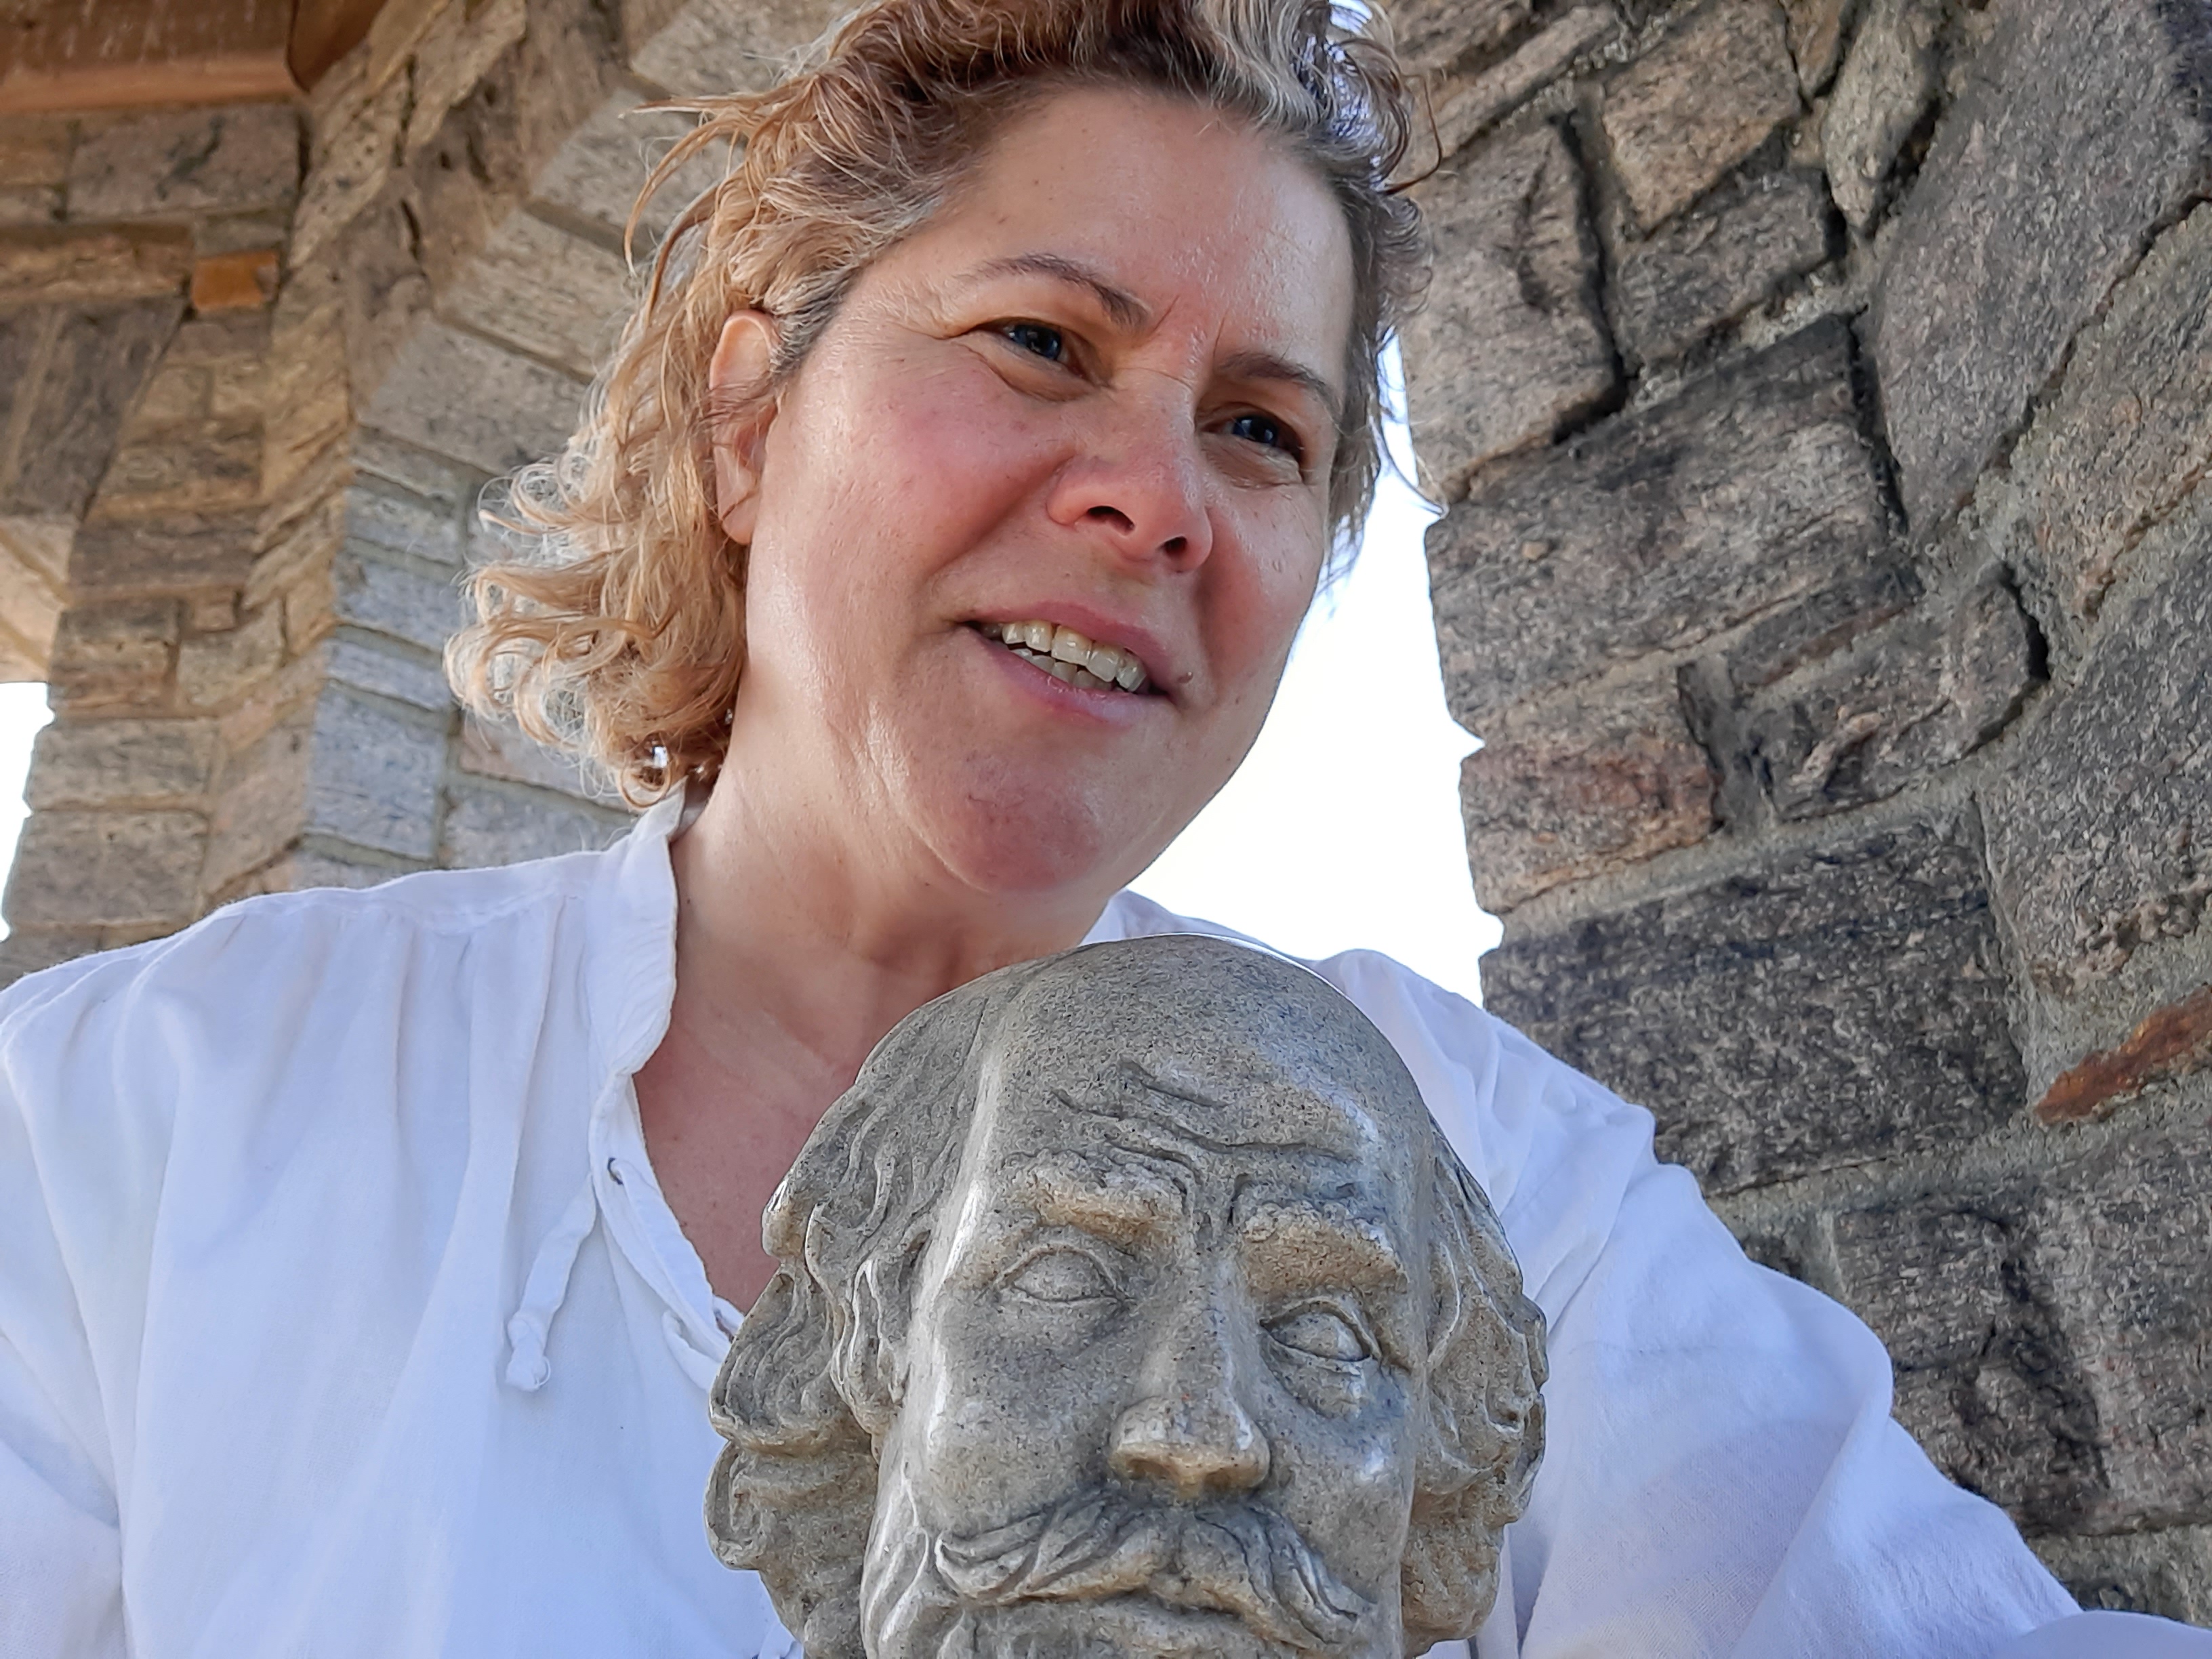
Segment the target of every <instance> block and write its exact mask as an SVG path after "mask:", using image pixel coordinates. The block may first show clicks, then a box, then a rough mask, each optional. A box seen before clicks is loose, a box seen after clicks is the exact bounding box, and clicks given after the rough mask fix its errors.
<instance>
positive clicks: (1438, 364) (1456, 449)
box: [1404, 124, 1620, 489]
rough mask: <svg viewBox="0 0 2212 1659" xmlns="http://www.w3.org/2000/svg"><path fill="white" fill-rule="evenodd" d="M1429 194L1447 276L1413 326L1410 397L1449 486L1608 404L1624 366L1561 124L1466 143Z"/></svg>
mask: <svg viewBox="0 0 2212 1659" xmlns="http://www.w3.org/2000/svg"><path fill="white" fill-rule="evenodd" d="M1418 193H1419V197H1420V200H1421V207H1422V210H1423V212H1424V213H1425V215H1426V216H1427V219H1428V227H1429V234H1430V235H1431V238H1432V239H1433V240H1434V244H1435V249H1436V276H1435V278H1434V280H1433V282H1432V283H1431V288H1430V291H1429V296H1428V301H1427V303H1426V304H1425V306H1424V307H1422V309H1421V310H1419V312H1417V313H1415V314H1414V315H1413V318H1412V319H1409V320H1408V322H1407V325H1406V329H1405V335H1404V343H1405V362H1406V373H1407V400H1408V404H1409V408H1410V412H1411V415H1412V417H1413V435H1414V441H1415V442H1416V444H1417V445H1418V446H1419V449H1420V453H1421V459H1422V463H1423V465H1425V467H1426V468H1427V469H1428V470H1429V471H1430V473H1431V475H1432V476H1434V477H1437V479H1439V480H1442V481H1443V482H1444V484H1445V488H1446V489H1450V488H1451V487H1452V486H1453V484H1455V483H1456V481H1457V480H1458V479H1460V478H1461V477H1464V476H1465V474H1466V473H1467V471H1468V470H1469V469H1471V468H1473V467H1475V466H1478V465H1481V463H1483V462H1484V461H1486V460H1488V459H1492V457H1494V456H1498V455H1502V454H1504V453H1506V452H1508V451H1510V450H1513V449H1518V448H1522V447H1525V446H1527V445H1529V444H1535V443H1541V442H1543V441H1545V440H1546V439H1547V438H1549V437H1550V436H1551V435H1552V433H1553V430H1554V429H1555V428H1557V427H1558V425H1559V422H1561V421H1563V420H1565V419H1567V418H1569V417H1570V416H1574V415H1576V414H1578V413H1580V412H1582V411H1583V410H1588V409H1589V408H1590V407H1592V406H1593V405H1594V404H1599V403H1601V402H1602V401H1603V400H1604V399H1606V398H1608V397H1609V396H1611V395H1612V393H1613V389H1614V387H1615V386H1617V385H1618V383H1619V380H1620V367H1619V365H1618V363H1617V362H1615V360H1614V357H1613V343H1612V341H1611V340H1610V339H1608V338H1607V335H1606V329H1605V321H1604V317H1603V314H1602V313H1601V310H1600V307H1599V304H1598V298H1597V247H1596V241H1595V238H1594V236H1593V235H1592V234H1591V232H1590V228H1589V222H1588V220H1587V218H1586V217H1585V216H1584V214H1583V186H1582V175H1581V170H1580V169H1579V168H1578V167H1577V166H1576V164H1575V159H1574V155H1573V153H1572V152H1571V151H1570V150H1569V149H1568V148H1567V146H1566V143H1565V141H1564V140H1563V139H1562V138H1561V137H1560V135H1559V131H1558V130H1557V129H1556V128H1555V127H1553V126H1552V125H1549V124H1539V125H1535V126H1534V127H1532V128H1530V129H1529V130H1528V131H1524V132H1519V133H1515V134H1511V135H1510V136H1507V137H1501V138H1499V139H1498V140H1496V141H1494V142H1493V143H1490V144H1488V145H1486V146H1485V147H1484V148H1482V149H1479V150H1474V151H1470V152H1465V153H1462V155H1459V156H1458V157H1456V158H1455V159H1454V160H1453V161H1450V162H1449V163H1448V164H1446V166H1445V167H1444V168H1443V170H1442V171H1441V172H1439V173H1437V176H1436V177H1434V178H1433V179H1430V180H1429V181H1428V183H1427V184H1426V185H1423V186H1422V187H1421V189H1420V191H1419V192H1418Z"/></svg>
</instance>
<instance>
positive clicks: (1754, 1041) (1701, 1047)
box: [1483, 822, 2026, 1194]
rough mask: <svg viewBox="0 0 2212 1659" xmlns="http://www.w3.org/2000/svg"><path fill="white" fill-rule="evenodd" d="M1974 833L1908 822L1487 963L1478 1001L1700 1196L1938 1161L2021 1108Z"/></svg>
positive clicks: (1579, 926) (1580, 926)
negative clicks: (1879, 1162)
mask: <svg viewBox="0 0 2212 1659" xmlns="http://www.w3.org/2000/svg"><path fill="white" fill-rule="evenodd" d="M1976 842H1977V836H1976V835H1975V832H1974V830H1973V828H1972V825H1971V824H1969V823H1964V822H1957V823H1949V824H1946V825H1941V826H1933V827H1928V826H1907V827H1904V828H1899V829H1891V830H1887V831H1883V832H1881V833H1879V834H1875V835H1863V836H1860V837H1858V838H1857V839H1854V840H1851V841H1848V842H1843V843H1841V844H1840V845H1838V846H1835V847H1832V848H1827V849H1825V850H1820V851H1814V852H1802V853H1780V854H1776V855H1775V856H1774V857H1773V858H1772V859H1771V860H1770V862H1769V863H1768V864H1767V865H1766V866H1765V867H1764V868H1761V869H1755V870H1748V871H1744V872H1740V873H1737V874H1735V875H1733V876H1729V877H1726V878H1722V879H1719V880H1717V881H1715V882H1713V883H1712V884H1710V885H1707V886H1704V887H1699V888H1697V889H1693V890H1689V891H1686V892H1682V893H1679V894H1675V895H1674V896H1668V897H1666V898H1661V899H1655V900H1651V901H1649V902H1645V903H1643V904H1639V905H1637V906H1635V907H1633V908H1630V909H1627V910H1624V911H1622V912H1620V913H1619V914H1617V915H1609V916H1603V917H1600V918H1597V919H1595V920H1591V921H1583V922H1577V923H1574V924H1572V925H1571V926H1569V927H1565V929H1564V930H1562V931H1560V932H1559V933H1552V934H1546V935H1536V934H1533V933H1531V934H1527V935H1518V936H1516V934H1515V933H1512V932H1510V931H1509V933H1508V935H1507V938H1506V941H1505V943H1504V945H1502V946H1501V947H1499V949H1498V950H1497V951H1493V952H1492V954H1491V955H1490V956H1488V957H1485V958H1484V968H1483V987H1484V991H1485V1000H1486V1003H1487V1005H1488V1006H1489V1007H1490V1008H1491V1009H1492V1012H1496V1013H1497V1014H1498V1015H1500V1016H1501V1017H1502V1018H1505V1019H1508V1020H1510V1021H1512V1022H1513V1023H1514V1024H1516V1025H1518V1026H1520V1027H1521V1028H1522V1030H1526V1031H1527V1032H1528V1034H1529V1036H1532V1037H1534V1039H1535V1040H1536V1041H1537V1042H1541V1043H1542V1044H1543V1045H1544V1047H1546V1048H1548V1049H1550V1050H1551V1051H1552V1052H1553V1054H1558V1055H1559V1057H1560V1058H1561V1059H1563V1060H1566V1061H1567V1062H1568V1063H1569V1064H1570V1065H1572V1066H1578V1067H1580V1068H1581V1069H1582V1070H1583V1071H1585V1072H1588V1073H1590V1075H1592V1076H1593V1077H1595V1078H1597V1079H1599V1080H1600V1081H1601V1082H1603V1083H1606V1084H1607V1085H1610V1086H1612V1087H1613V1088H1614V1089H1615V1090H1618V1091H1620V1093H1622V1094H1623V1095H1625V1096H1626V1097H1627V1098H1629V1099H1631V1100H1638V1101H1641V1102H1642V1103H1644V1104H1645V1105H1646V1106H1649V1107H1650V1109H1651V1110H1652V1111H1653V1112H1654V1113H1655V1114H1656V1115H1657V1118H1658V1121H1659V1132H1658V1133H1659V1141H1658V1144H1659V1155H1660V1156H1661V1157H1662V1158H1669V1159H1673V1160H1674V1161H1676V1162H1680V1163H1682V1164H1687V1165H1688V1166H1689V1167H1690V1169H1691V1170H1692V1171H1693V1172H1694V1173H1695V1174H1696V1175H1697V1176H1698V1178H1699V1181H1700V1182H1702V1183H1703V1184H1704V1186H1705V1190H1706V1192H1707V1193H1709V1194H1717V1193H1723V1192H1729V1191H1734V1190H1736V1189H1738V1188H1746V1187H1751V1186H1757V1185H1759V1184H1762V1183H1764V1182H1773V1181H1780V1180H1785V1179H1788V1178H1790V1177H1791V1176H1800V1175H1806V1174H1809V1173H1811V1172H1813V1171H1814V1170H1826V1169H1837V1168H1843V1167H1847V1166H1850V1165H1855V1164H1865V1163H1869V1162H1871V1161H1873V1160H1875V1159H1881V1158H1894V1157H1897V1156H1899V1155H1902V1154H1905V1153H1910V1152H1931V1151H1934V1150H1936V1149H1937V1148H1940V1147H1942V1146H1948V1145H1952V1144H1954V1143H1956V1142H1958V1141H1960V1140H1963V1139H1969V1138H1971V1137H1972V1136H1975V1135H1978V1134H1980V1133H1984V1132H1985V1131H1987V1130H1988V1129H1990V1128H1991V1127H1995V1126H1996V1124H1998V1123H2001V1122H2003V1121H2006V1119H2008V1117H2009V1116H2010V1115H2012V1114H2013V1113H2015V1111H2017V1110H2018V1109H2019V1107H2020V1104H2021V1095H2022V1092H2023V1091H2024V1089H2025V1087H2026V1081H2025V1077H2024V1073H2023V1071H2022V1067H2021V1058H2020V1054H2019V1052H2018V1051H2017V1049H2016V1048H2015V1047H2014V1045H2013V1041H2012V1037H2011V1035H2010V1030H2009V1027H2008V1024H2007V1020H2006V1009H2005V980H2004V968H2003V957H2002V950H2001V948H2000V946H1999V943H1998V939H1997V933H1996V926H1995V922H1994V919H1993V918H1992V916H1991V914H1990V902H1989V893H1988V889H1987V884H1986V881H1985V878H1984V875H1983V871H1982V860H1981V854H1980V848H1978V845H1977V844H1976Z"/></svg>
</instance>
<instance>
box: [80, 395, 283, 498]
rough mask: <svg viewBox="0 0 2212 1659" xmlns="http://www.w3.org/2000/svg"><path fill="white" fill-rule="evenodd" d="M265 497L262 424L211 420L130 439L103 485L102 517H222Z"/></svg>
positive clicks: (105, 476)
mask: <svg viewBox="0 0 2212 1659" xmlns="http://www.w3.org/2000/svg"><path fill="white" fill-rule="evenodd" d="M260 493H261V423H260V422H259V421H258V420H251V419H249V420H238V419H236V418H231V419H212V418H211V419H209V420H205V421H196V422H191V423H190V424H188V425H185V426H179V427H170V428H166V429H164V430H162V431H159V432H149V433H143V434H141V435H137V436H135V437H132V438H130V439H127V440H126V441H125V442H124V443H123V444H122V445H121V446H120V447H118V449H117V450H116V452H115V455H114V459H112V460H111V461H110V462H109V463H108V467H107V471H106V474H105V475H104V476H103V477H101V479H100V501H99V511H100V513H101V515H102V516H104V517H105V516H115V517H122V516H125V515H131V516H135V515H137V514H141V513H222V512H224V511H225V510H227V509H230V508H234V507H251V506H252V504H253V502H254V501H255V499H256V498H257V497H258V496H259V495H260Z"/></svg>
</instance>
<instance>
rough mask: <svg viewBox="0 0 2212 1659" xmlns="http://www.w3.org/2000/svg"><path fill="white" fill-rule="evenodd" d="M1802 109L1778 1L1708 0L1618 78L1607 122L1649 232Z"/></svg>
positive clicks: (1626, 184) (1623, 180)
mask: <svg viewBox="0 0 2212 1659" xmlns="http://www.w3.org/2000/svg"><path fill="white" fill-rule="evenodd" d="M1797 110H1798V100H1797V71H1796V68H1795V66H1794V65H1793V64H1792V63H1791V60H1790V42H1789V40H1788V37H1787V35H1786V34H1785V33H1784V21H1783V15H1782V11H1781V9H1780V8H1779V7H1778V6H1777V5H1776V4H1775V3H1774V0H1706V3H1705V4H1704V5H1702V6H1699V8H1698V9H1696V10H1695V11H1693V12H1692V13H1690V14H1689V15H1688V16H1686V18H1684V19H1683V20H1682V21H1680V23H1679V24H1678V25H1676V27H1674V28H1673V29H1672V30H1670V31H1669V32H1668V33H1667V34H1666V36H1665V37H1664V38H1662V40H1660V41H1659V43H1658V44H1657V45H1656V46H1654V47H1652V48H1651V50H1650V51H1649V52H1645V53H1644V56H1643V57H1642V58H1638V60H1637V61H1636V62H1635V63H1633V64H1630V65H1629V66H1628V67H1627V68H1626V69H1625V70H1621V71H1620V74H1619V75H1617V76H1614V77H1613V82H1612V84H1611V85H1609V86H1608V87H1607V88H1606V91H1605V104H1604V107H1603V110H1602V112H1601V115H1600V118H1599V121H1600V125H1601V126H1602V127H1603V128H1604V130H1605V138H1606V143H1607V145H1608V146H1609V147H1610V148H1611V149H1612V151H1613V167H1614V170H1615V172H1616V173H1618V174H1619V175H1620V185H1621V189H1622V191H1624V192H1625V193H1626V196H1627V198H1628V204H1629V207H1630V208H1631V209H1632V210H1633V211H1634V213H1635V215H1636V217H1637V219H1638V222H1640V223H1641V224H1642V225H1643V227H1644V228H1645V229H1647V230H1649V229H1652V228H1656V227H1657V226H1658V225H1659V224H1660V223H1662V222H1663V221H1665V220H1666V219H1668V217H1670V216H1672V215H1674V214H1675V213H1677V212H1679V211H1680V210H1681V209H1683V208H1686V207H1687V206H1688V205H1689V204H1691V203H1692V202H1693V201H1695V200H1697V198H1698V197H1700V196H1702V195H1704V194H1705V191H1708V190H1710V189H1711V187H1712V186H1713V185H1716V184H1718V183H1719V182H1720V180H1721V178H1722V176H1723V174H1725V173H1727V172H1728V171H1729V169H1730V168H1731V167H1735V165H1736V163H1737V162H1739V161H1742V160H1744V158H1745V157H1747V156H1748V155H1750V154H1751V153H1752V152H1753V150H1755V149H1758V148H1759V146H1760V145H1761V144H1764V143H1765V142H1766V141H1767V139H1768V137H1770V136H1771V134H1772V133H1773V131H1774V130H1775V129H1776V128H1777V127H1778V126H1780V125H1782V124H1783V123H1784V122H1785V121H1790V120H1794V119H1795V118H1796V115H1797Z"/></svg>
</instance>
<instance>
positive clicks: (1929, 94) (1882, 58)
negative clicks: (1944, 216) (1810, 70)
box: [1820, 0, 1943, 230]
mask: <svg viewBox="0 0 2212 1659" xmlns="http://www.w3.org/2000/svg"><path fill="white" fill-rule="evenodd" d="M1942 27H1943V7H1942V0H1867V12H1866V15H1865V16H1864V17H1863V18H1861V19H1860V20H1859V27H1858V32H1857V33H1856V34H1854V35H1853V36H1852V37H1851V52H1850V57H1849V58H1845V59H1844V70H1843V73H1842V74H1841V75H1838V76H1837V77H1836V90H1835V93H1834V94H1833V95H1832V97H1831V98H1830V99H1829V100H1828V108H1827V113H1826V115H1825V116H1824V117H1823V118H1822V119H1821V123H1820V148H1821V152H1822V154H1824V155H1826V157H1827V161H1828V180H1829V186H1830V188H1831V189H1832V190H1833V191H1835V196H1836V205H1837V206H1838V207H1839V208H1841V209H1842V210H1844V218H1846V219H1848V220H1850V222H1851V224H1852V226H1853V227H1854V228H1857V229H1859V230H1864V229H1866V228H1867V227H1868V226H1869V225H1870V224H1872V223H1873V222H1874V216H1875V208H1876V207H1877V206H1879V205H1880V204H1881V187H1882V185H1883V183H1884V181H1885V180H1887V179H1888V177H1889V169H1890V167H1891V165H1892V164H1893V162H1894V161H1896V160H1897V153H1898V151H1899V149H1901V148H1903V146H1904V143H1905V139H1906V137H1908V136H1910V135H1911V131H1912V130H1913V128H1914V127H1916V126H1917V125H1919V124H1920V118H1921V116H1922V114H1923V112H1925V111H1926V110H1927V108H1928V106H1929V104H1930V103H1932V102H1933V101H1934V100H1935V97H1936V84H1937V76H1938V74H1939V72H1940V70H1941V69H1942V60H1941V58H1940V56H1939V54H1938V52H1937V51H1936V41H1937V40H1938V38H1939V36H1940V35H1941V33H1942Z"/></svg>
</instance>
